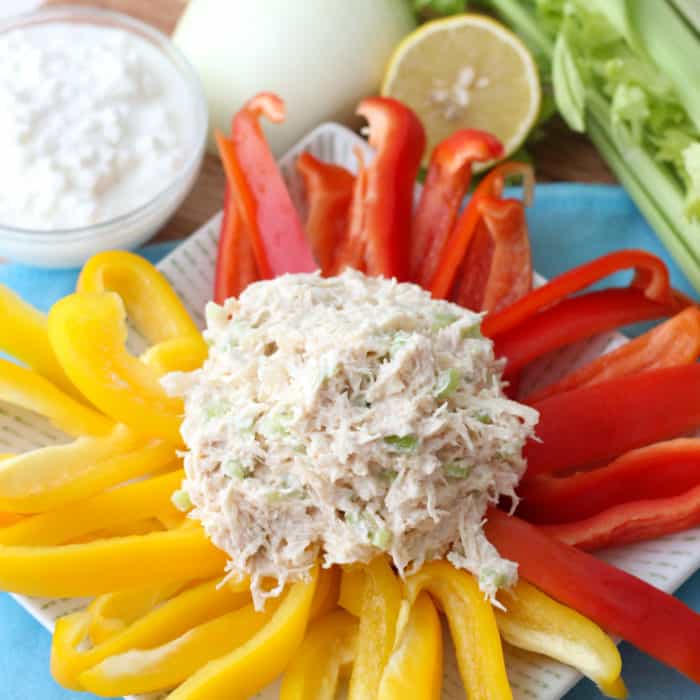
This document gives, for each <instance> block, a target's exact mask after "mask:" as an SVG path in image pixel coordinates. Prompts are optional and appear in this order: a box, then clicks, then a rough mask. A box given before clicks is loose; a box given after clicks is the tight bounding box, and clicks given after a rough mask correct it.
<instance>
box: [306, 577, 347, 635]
mask: <svg viewBox="0 0 700 700" xmlns="http://www.w3.org/2000/svg"><path fill="white" fill-rule="evenodd" d="M339 594H340V568H339V567H337V566H331V568H330V569H321V570H320V571H319V572H318V583H317V584H316V593H314V600H313V603H311V612H310V613H309V619H310V620H311V622H313V621H315V620H317V619H318V618H319V617H322V616H323V615H326V614H327V613H329V612H330V611H331V610H335V609H336V607H338V596H339Z"/></svg>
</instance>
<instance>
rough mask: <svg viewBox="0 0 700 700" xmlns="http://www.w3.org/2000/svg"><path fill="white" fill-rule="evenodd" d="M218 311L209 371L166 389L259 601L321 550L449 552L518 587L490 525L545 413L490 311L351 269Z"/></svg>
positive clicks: (279, 282)
mask: <svg viewBox="0 0 700 700" xmlns="http://www.w3.org/2000/svg"><path fill="white" fill-rule="evenodd" d="M207 320H208V329H207V331H206V338H207V339H208V341H209V343H210V352H209V358H208V359H207V361H206V363H205V364H204V366H203V367H202V368H201V369H200V370H198V371H196V372H193V373H190V374H173V375H169V376H168V377H166V378H165V380H164V383H165V385H166V388H167V389H168V390H169V391H170V393H172V394H179V395H184V397H185V419H184V422H183V426H182V434H183V437H184V439H185V442H186V444H187V446H188V452H187V453H186V456H185V471H186V480H185V483H184V487H185V489H186V491H187V493H188V494H189V499H190V501H191V502H192V504H194V510H193V512H192V515H193V517H195V518H198V519H199V520H201V522H202V523H203V525H204V528H205V530H206V532H207V534H208V535H209V537H210V538H211V540H212V541H213V542H214V543H215V544H216V545H217V546H219V547H220V548H221V549H223V550H225V551H226V552H227V553H228V555H229V557H230V568H231V571H233V572H236V573H244V574H247V575H249V576H250V577H251V582H252V590H253V594H254V597H255V601H256V604H257V605H260V604H262V601H263V599H264V597H265V596H268V595H275V594H276V593H278V592H279V591H280V590H281V587H282V586H284V584H285V583H286V582H287V581H288V580H295V579H298V578H300V577H303V576H304V575H305V574H306V573H307V572H308V571H309V569H310V567H311V566H312V564H313V562H314V561H315V560H316V559H317V558H319V557H320V558H322V559H323V561H324V564H325V565H326V566H329V565H331V564H347V563H353V562H368V561H370V560H371V559H372V558H373V557H375V556H376V555H377V554H378V553H381V552H386V553H387V554H388V555H389V556H390V557H391V559H392V561H393V563H394V565H395V566H396V568H397V569H398V571H399V572H401V573H402V574H403V573H405V572H411V571H414V570H416V569H417V568H419V567H420V566H421V565H422V564H423V562H425V561H426V560H430V559H435V558H442V557H446V558H448V559H449V560H450V561H452V562H453V563H454V564H455V565H457V566H460V567H463V568H465V569H468V570H469V571H471V572H473V573H474V574H476V575H477V576H478V577H479V582H480V584H481V587H482V589H483V590H484V592H485V593H486V594H488V595H489V596H493V595H494V593H495V591H496V590H497V588H498V587H499V586H501V585H507V584H509V583H511V582H512V581H513V579H514V576H515V574H516V567H515V564H513V563H511V562H507V561H505V560H503V559H502V558H501V557H499V555H498V553H497V552H496V551H495V549H494V548H493V547H492V546H491V545H490V544H489V543H488V541H487V540H486V538H485V537H484V534H483V530H482V527H481V523H482V519H483V516H484V513H485V511H486V508H487V505H488V504H489V503H495V502H497V501H498V499H499V498H500V496H501V495H508V496H510V497H513V498H515V494H514V489H515V487H516V485H517V483H518V481H519V479H520V477H521V476H522V474H523V472H524V470H525V462H524V460H523V457H522V447H523V444H524V442H525V440H526V439H527V438H528V437H529V436H530V435H531V434H532V431H533V428H534V425H535V422H536V420H537V413H536V412H535V411H534V410H533V409H531V408H528V407H526V406H522V405H521V404H518V403H516V402H514V401H510V400H509V399H507V398H506V397H505V396H504V395H503V391H502V384H501V370H502V364H501V362H500V361H497V360H496V359H495V358H494V354H493V346H492V343H491V341H490V340H488V339H485V338H483V337H482V336H481V333H480V332H479V323H480V320H481V316H480V315H479V314H475V313H473V312H471V311H468V310H466V309H464V308H461V307H459V306H456V305H454V304H450V303H448V302H444V301H435V300H433V299H432V298H431V297H430V295H429V294H428V293H427V292H425V291H424V290H422V289H421V288H420V287H418V286H416V285H413V284H398V283H396V282H395V281H389V280H386V279H381V278H370V277H366V276H364V275H363V274H361V273H359V272H356V271H348V272H345V273H344V274H343V275H341V276H339V277H333V278H330V279H324V278H322V277H320V276H319V275H286V276H283V277H279V278H277V279H275V280H270V281H265V282H259V283H257V284H253V285H251V286H250V287H248V288H247V289H246V291H245V292H244V293H243V294H242V295H241V297H240V298H239V299H229V300H228V301H227V302H226V303H225V304H224V306H222V307H221V306H216V305H214V304H210V305H209V306H208V308H207ZM266 577H270V578H274V579H276V580H277V582H278V586H277V588H275V589H272V590H270V589H269V588H268V589H267V590H265V589H264V587H263V580H264V579H265V578H266Z"/></svg>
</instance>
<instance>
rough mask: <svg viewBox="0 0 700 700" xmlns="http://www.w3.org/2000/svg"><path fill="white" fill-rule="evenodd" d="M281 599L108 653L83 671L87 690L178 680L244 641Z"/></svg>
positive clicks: (142, 689)
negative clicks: (158, 642) (162, 640)
mask: <svg viewBox="0 0 700 700" xmlns="http://www.w3.org/2000/svg"><path fill="white" fill-rule="evenodd" d="M278 606H279V601H278V600H268V601H267V603H266V605H265V609H264V610H263V611H260V612H256V611H255V608H254V607H253V605H252V603H251V604H249V605H246V606H244V607H242V608H240V609H239V610H234V611H233V612H230V613H228V614H226V615H222V616H221V617H217V618H215V619H213V620H210V621H209V622H205V623H203V624H201V625H199V626H197V627H195V628H193V629H191V630H189V631H188V632H185V633H184V634H183V635H181V636H180V637H178V638H177V639H173V640H172V641H171V642H168V643H167V644H163V645H162V646H159V647H155V648H153V649H146V650H144V649H133V650H131V651H127V652H124V653H122V654H118V655H116V656H110V657H108V658H106V659H105V660H104V661H102V662H101V663H99V664H98V665H97V666H95V667H93V668H91V669H88V670H87V671H85V672H84V673H82V674H81V675H80V677H79V678H78V682H79V684H80V686H81V687H82V688H84V689H85V690H87V691H89V692H91V693H95V694H96V695H102V696H105V697H120V696H122V695H137V694H140V693H151V692H155V691H157V690H165V689H168V688H173V687H175V686H176V685H179V684H180V683H182V682H183V681H184V680H186V679H187V678H189V677H190V676H191V675H192V674H194V673H196V672H197V671H198V670H199V669H200V668H202V667H203V666H205V665H206V664H208V663H209V662H210V661H214V660H215V659H219V658H221V657H222V656H224V655H226V654H229V653H231V652H232V651H234V650H235V649H237V648H238V647H240V646H242V645H243V644H245V643H246V642H247V641H248V640H249V639H251V637H253V636H254V635H256V634H257V633H258V632H259V631H260V630H261V629H262V628H263V627H264V626H265V625H266V624H267V623H268V622H269V621H270V619H271V618H272V616H273V615H274V613H275V610H276V609H277V607H278Z"/></svg>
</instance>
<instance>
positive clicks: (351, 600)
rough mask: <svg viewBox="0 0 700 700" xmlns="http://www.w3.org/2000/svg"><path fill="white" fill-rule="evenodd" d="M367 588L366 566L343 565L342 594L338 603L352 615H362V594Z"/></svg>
mask: <svg viewBox="0 0 700 700" xmlns="http://www.w3.org/2000/svg"><path fill="white" fill-rule="evenodd" d="M364 588H365V572H364V567H363V566H360V565H350V566H344V567H343V573H342V575H341V577H340V596H339V598H338V605H339V606H340V607H341V608H343V610H347V611H348V612H349V613H350V614H351V615H354V616H355V617H360V615H361V613H362V594H363V592H364Z"/></svg>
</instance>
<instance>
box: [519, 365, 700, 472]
mask: <svg viewBox="0 0 700 700" xmlns="http://www.w3.org/2000/svg"><path fill="white" fill-rule="evenodd" d="M533 408H535V409H537V411H539V414H540V420H539V423H538V424H537V436H538V438H539V439H540V440H541V442H536V441H534V440H531V441H529V442H528V443H527V445H526V446H525V450H524V456H525V457H526V458H527V476H528V477H531V476H535V475H537V474H542V473H545V472H563V471H568V470H572V469H577V468H581V467H587V466H594V465H599V464H602V463H604V462H605V461H607V460H611V459H613V458H615V457H617V456H618V455H621V454H623V453H625V452H628V451H629V450H632V449H635V448H637V447H643V446H644V445H650V444H651V443H654V442H658V441H659V440H668V439H671V438H674V437H678V436H679V435H683V434H685V433H687V432H689V431H690V430H692V429H693V428H697V427H698V426H700V365H698V364H692V365H684V366H681V367H666V368H663V369H654V370H649V371H648V372H641V373H639V374H633V375H631V376H628V377H620V378H618V379H611V380H608V381H606V382H601V383H600V384H595V385H594V386H589V387H584V388H582V389H574V390H573V391H568V392H566V393H565V394H557V395H556V396H550V397H549V398H547V399H544V400H543V401H538V402H537V403H535V404H533Z"/></svg>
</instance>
